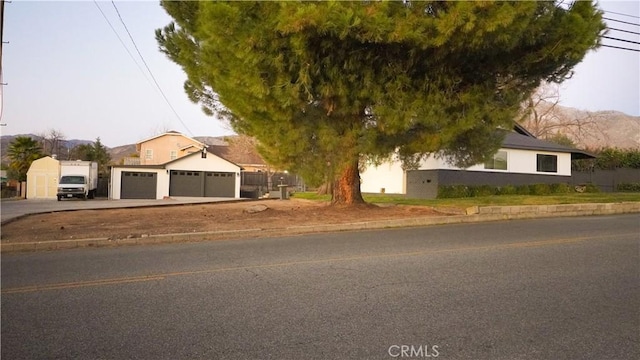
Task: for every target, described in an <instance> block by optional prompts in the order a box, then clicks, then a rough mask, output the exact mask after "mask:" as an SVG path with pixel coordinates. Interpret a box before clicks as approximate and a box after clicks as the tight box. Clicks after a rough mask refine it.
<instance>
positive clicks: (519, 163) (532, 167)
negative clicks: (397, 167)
mask: <svg viewBox="0 0 640 360" xmlns="http://www.w3.org/2000/svg"><path fill="white" fill-rule="evenodd" d="M499 151H505V152H506V153H507V170H494V169H485V168H484V164H478V165H474V166H471V167H469V168H467V169H465V170H466V171H482V172H495V173H516V174H544V175H558V176H571V154H569V153H552V152H546V151H535V150H517V149H500V150H499ZM538 154H542V155H556V156H557V157H558V172H557V173H547V172H538V171H537V170H536V167H537V155H538ZM418 169H419V170H460V168H457V167H455V166H453V165H451V164H449V163H448V162H447V161H446V159H440V158H436V157H435V156H433V155H431V156H429V157H428V158H427V159H424V160H423V161H422V162H421V163H420V167H419V168H418Z"/></svg>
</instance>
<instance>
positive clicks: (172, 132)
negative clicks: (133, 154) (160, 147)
mask: <svg viewBox="0 0 640 360" xmlns="http://www.w3.org/2000/svg"><path fill="white" fill-rule="evenodd" d="M163 136H181V137H183V138H185V139H187V140H189V141H191V142H194V143H196V144H198V145H200V147H202V148H204V147H206V146H207V145H206V144H204V143H202V142H200V141H198V140H196V139H194V138H190V137H188V136H187V135H184V134H182V133H179V132H177V131H173V130H171V131H167V132H166V133H163V134H160V135H156V136H152V137H150V138H148V139H144V140H140V141H138V142H137V143H136V151H140V144H142V143H145V142H147V141H151V140H154V139H157V138H160V137H163Z"/></svg>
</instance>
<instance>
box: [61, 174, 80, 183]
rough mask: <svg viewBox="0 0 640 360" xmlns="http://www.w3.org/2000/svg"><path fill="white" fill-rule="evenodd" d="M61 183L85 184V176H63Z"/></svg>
mask: <svg viewBox="0 0 640 360" xmlns="http://www.w3.org/2000/svg"><path fill="white" fill-rule="evenodd" d="M60 184H84V176H63V177H62V178H61V179H60Z"/></svg>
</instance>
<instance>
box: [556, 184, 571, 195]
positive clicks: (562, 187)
mask: <svg viewBox="0 0 640 360" xmlns="http://www.w3.org/2000/svg"><path fill="white" fill-rule="evenodd" d="M572 192H574V190H573V188H572V187H571V186H570V185H569V184H565V183H559V184H551V193H552V194H569V193H572Z"/></svg>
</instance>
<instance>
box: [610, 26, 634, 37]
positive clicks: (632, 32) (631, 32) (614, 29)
mask: <svg viewBox="0 0 640 360" xmlns="http://www.w3.org/2000/svg"><path fill="white" fill-rule="evenodd" d="M607 29H608V30H613V31H620V32H625V33H629V34H634V35H640V32H636V31H629V30H622V29H616V28H612V27H608V28H607Z"/></svg>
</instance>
